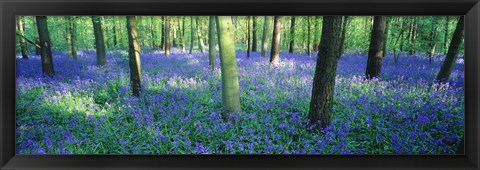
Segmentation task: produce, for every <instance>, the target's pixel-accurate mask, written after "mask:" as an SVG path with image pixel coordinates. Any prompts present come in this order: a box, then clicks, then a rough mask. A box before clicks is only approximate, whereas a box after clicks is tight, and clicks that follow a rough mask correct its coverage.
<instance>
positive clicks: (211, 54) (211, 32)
mask: <svg viewBox="0 0 480 170" xmlns="http://www.w3.org/2000/svg"><path fill="white" fill-rule="evenodd" d="M208 60H209V64H210V67H211V68H212V71H213V70H214V69H215V60H216V59H215V17H214V16H210V18H209V25H208Z"/></svg>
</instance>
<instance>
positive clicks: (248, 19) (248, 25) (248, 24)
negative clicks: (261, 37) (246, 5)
mask: <svg viewBox="0 0 480 170" xmlns="http://www.w3.org/2000/svg"><path fill="white" fill-rule="evenodd" d="M250 18H251V17H250V16H247V32H246V33H247V58H250Z"/></svg>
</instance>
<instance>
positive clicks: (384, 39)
mask: <svg viewBox="0 0 480 170" xmlns="http://www.w3.org/2000/svg"><path fill="white" fill-rule="evenodd" d="M386 20H387V21H386V24H385V35H384V36H383V54H382V57H385V55H387V53H388V49H387V44H388V27H389V25H390V20H391V17H386Z"/></svg>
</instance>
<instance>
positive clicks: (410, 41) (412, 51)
mask: <svg viewBox="0 0 480 170" xmlns="http://www.w3.org/2000/svg"><path fill="white" fill-rule="evenodd" d="M417 28H418V26H417V17H416V16H414V17H413V18H412V22H411V23H410V34H409V38H408V48H409V54H410V55H413V54H415V52H416V49H415V42H416V41H415V40H416V39H417Z"/></svg>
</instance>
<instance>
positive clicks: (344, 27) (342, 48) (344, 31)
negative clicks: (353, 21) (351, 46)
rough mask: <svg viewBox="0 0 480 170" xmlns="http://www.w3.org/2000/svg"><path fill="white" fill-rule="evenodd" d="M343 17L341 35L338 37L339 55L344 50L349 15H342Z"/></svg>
mask: <svg viewBox="0 0 480 170" xmlns="http://www.w3.org/2000/svg"><path fill="white" fill-rule="evenodd" d="M343 18H344V19H343V21H342V35H341V39H340V44H341V48H340V55H343V53H344V51H345V42H346V40H347V32H348V19H349V16H344V17H343Z"/></svg>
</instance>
